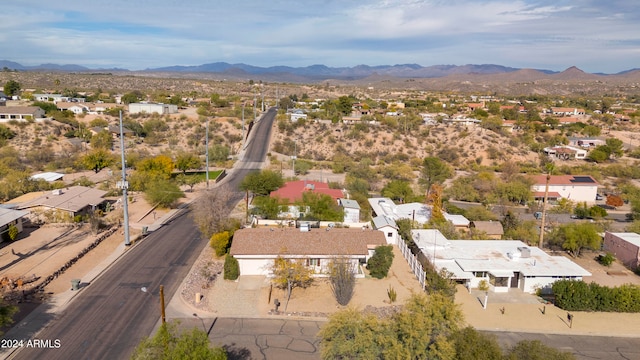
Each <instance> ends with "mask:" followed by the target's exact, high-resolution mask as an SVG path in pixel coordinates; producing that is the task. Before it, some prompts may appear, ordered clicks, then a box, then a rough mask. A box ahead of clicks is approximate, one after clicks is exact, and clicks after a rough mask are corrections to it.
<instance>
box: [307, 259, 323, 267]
mask: <svg viewBox="0 0 640 360" xmlns="http://www.w3.org/2000/svg"><path fill="white" fill-rule="evenodd" d="M306 262H307V266H320V259H307V261H306Z"/></svg>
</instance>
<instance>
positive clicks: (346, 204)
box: [338, 198, 360, 223]
mask: <svg viewBox="0 0 640 360" xmlns="http://www.w3.org/2000/svg"><path fill="white" fill-rule="evenodd" d="M338 205H340V206H342V208H343V209H344V220H343V221H344V222H345V223H358V222H360V204H358V202H357V201H355V200H351V199H344V198H339V199H338Z"/></svg>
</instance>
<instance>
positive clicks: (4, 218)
mask: <svg viewBox="0 0 640 360" xmlns="http://www.w3.org/2000/svg"><path fill="white" fill-rule="evenodd" d="M28 214H29V213H28V212H27V211H21V210H14V209H9V208H5V207H0V242H2V240H4V238H5V234H6V233H8V232H9V228H10V227H11V225H13V226H15V227H16V228H17V229H18V233H20V232H22V218H23V217H25V216H27V215H28Z"/></svg>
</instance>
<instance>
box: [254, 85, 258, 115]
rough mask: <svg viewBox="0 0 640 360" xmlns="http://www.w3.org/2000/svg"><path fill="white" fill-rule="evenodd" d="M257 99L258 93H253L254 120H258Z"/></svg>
mask: <svg viewBox="0 0 640 360" xmlns="http://www.w3.org/2000/svg"><path fill="white" fill-rule="evenodd" d="M257 101H258V100H257V99H256V93H255V92H254V93H253V122H256V118H257V115H256V105H257V104H256V102H257Z"/></svg>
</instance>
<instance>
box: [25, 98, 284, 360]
mask: <svg viewBox="0 0 640 360" xmlns="http://www.w3.org/2000/svg"><path fill="white" fill-rule="evenodd" d="M275 115H276V110H275V109H270V110H269V111H268V112H267V113H266V114H265V115H264V116H263V117H262V119H261V120H260V121H259V122H257V123H256V125H255V126H254V127H253V129H252V134H251V136H250V139H249V140H248V142H247V146H246V149H245V154H244V157H243V161H240V162H239V164H237V166H236V167H237V169H234V170H233V171H231V172H230V174H229V175H228V177H227V179H225V180H224V183H225V184H227V185H229V186H231V188H232V189H234V190H236V191H237V188H238V184H239V183H240V181H242V179H243V178H244V176H245V175H246V174H247V173H249V172H250V171H255V170H258V169H259V168H260V166H261V165H262V163H263V162H264V160H265V158H266V153H267V150H268V145H269V141H270V137H271V129H272V125H273V121H274V119H275ZM214 191H215V190H214ZM242 195H243V194H242V193H241V192H239V191H238V192H236V196H235V197H234V198H235V199H236V200H240V199H241V198H242ZM230 210H231V208H229V211H230ZM206 243H207V241H206V240H204V239H202V238H201V236H200V232H199V231H198V229H197V227H196V226H195V224H194V223H193V220H192V219H191V217H190V212H189V211H188V210H183V211H182V212H181V214H180V215H178V216H177V217H175V218H174V219H173V220H172V221H171V222H170V223H169V224H167V225H165V226H163V227H162V228H160V229H159V230H157V231H155V232H153V233H152V234H150V235H149V236H148V237H147V238H146V239H145V240H144V241H142V242H140V243H138V244H136V245H135V246H133V247H132V248H131V249H130V250H128V252H127V253H126V255H125V256H123V257H122V258H121V259H120V260H119V261H117V262H116V263H115V264H113V266H111V267H110V268H109V269H108V270H107V271H106V272H105V273H104V274H103V275H102V276H100V277H99V278H98V279H96V280H95V281H94V282H93V283H92V284H90V285H89V286H88V287H86V288H84V289H82V290H81V293H80V294H78V296H77V297H76V298H75V299H74V301H73V302H72V303H71V304H69V306H68V307H67V308H66V309H65V310H64V311H63V312H62V313H60V314H59V315H58V316H57V317H56V318H54V319H53V320H52V321H50V322H49V324H48V325H46V326H45V328H44V329H43V330H42V331H40V333H38V335H37V338H38V339H42V340H45V341H46V340H49V341H50V342H49V343H45V344H49V345H51V346H47V347H45V348H23V349H22V350H21V351H19V352H18V353H15V354H14V355H15V357H14V358H15V359H65V360H66V359H126V358H129V357H130V356H131V353H132V351H133V350H134V349H135V347H136V346H137V345H138V343H139V342H140V340H141V339H142V338H144V337H145V336H148V335H149V334H150V333H151V332H152V331H153V328H154V326H155V324H156V323H157V321H158V319H159V318H160V307H159V287H160V285H164V289H165V290H164V292H165V300H166V301H168V300H169V299H171V297H172V296H173V294H174V293H175V292H176V291H177V290H178V287H179V285H180V283H181V281H182V280H183V279H184V278H185V276H186V275H187V273H188V272H189V270H190V269H191V267H192V265H193V263H194V262H195V260H196V258H197V257H198V255H199V254H200V252H201V251H202V249H203V247H204V246H206ZM142 288H146V289H147V292H144V291H142V290H141V289H142ZM56 340H57V341H58V342H57V341H56ZM56 344H59V346H56Z"/></svg>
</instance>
